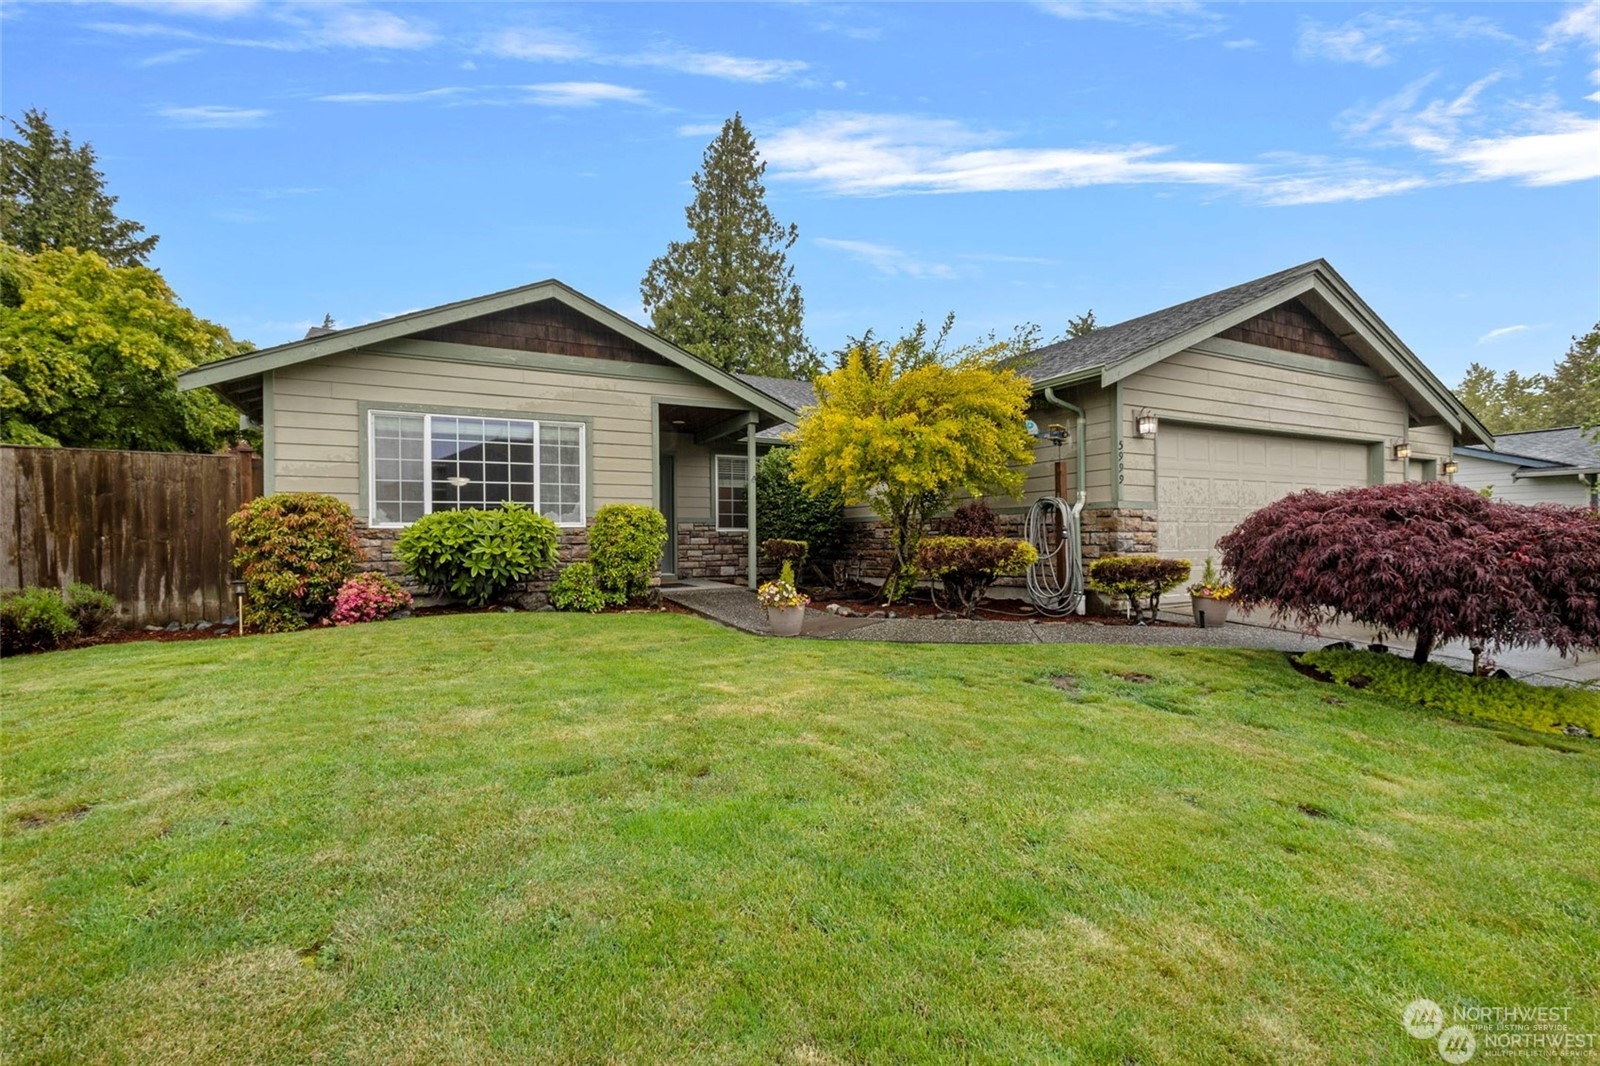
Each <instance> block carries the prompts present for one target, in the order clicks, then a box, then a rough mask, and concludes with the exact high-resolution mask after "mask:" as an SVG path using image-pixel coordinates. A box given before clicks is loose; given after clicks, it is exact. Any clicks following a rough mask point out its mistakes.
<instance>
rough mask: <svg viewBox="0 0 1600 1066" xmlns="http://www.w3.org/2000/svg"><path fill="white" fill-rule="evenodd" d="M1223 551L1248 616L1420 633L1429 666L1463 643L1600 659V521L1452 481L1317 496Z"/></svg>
mask: <svg viewBox="0 0 1600 1066" xmlns="http://www.w3.org/2000/svg"><path fill="white" fill-rule="evenodd" d="M1218 544H1219V546H1220V547H1221V548H1222V565H1223V568H1224V569H1225V570H1227V571H1228V572H1229V573H1231V574H1232V575H1233V580H1234V583H1235V584H1236V585H1237V586H1238V593H1237V596H1236V602H1237V603H1238V604H1239V605H1240V606H1241V607H1243V608H1244V609H1246V610H1248V609H1250V608H1251V607H1254V606H1256V605H1257V604H1265V605H1268V606H1270V607H1271V608H1272V610H1273V613H1274V615H1275V616H1276V617H1278V618H1280V619H1285V618H1287V619H1293V620H1295V621H1297V622H1299V623H1300V624H1302V625H1304V626H1305V627H1306V628H1308V629H1312V630H1314V629H1315V628H1316V626H1317V625H1318V624H1319V623H1320V622H1324V621H1327V620H1328V619H1329V618H1330V617H1332V616H1335V615H1342V616H1344V617H1346V618H1349V619H1351V620H1353V621H1356V622H1362V623H1365V624H1367V625H1370V626H1373V627H1375V628H1377V629H1380V630H1382V631H1383V632H1385V633H1398V634H1408V635H1410V636H1412V637H1413V639H1414V641H1415V646H1416V651H1415V652H1414V654H1413V659H1414V660H1415V661H1416V662H1418V663H1423V662H1426V661H1427V659H1428V655H1429V654H1430V653H1431V652H1432V650H1433V648H1434V646H1435V645H1436V644H1438V643H1441V642H1443V641H1447V640H1452V639H1454V638H1457V637H1461V638H1465V639H1467V640H1468V641H1470V642H1472V643H1474V644H1479V645H1494V646H1517V645H1527V644H1537V643H1539V642H1541V641H1543V642H1547V643H1549V644H1550V645H1551V646H1553V647H1555V648H1556V649H1557V650H1559V651H1561V652H1562V653H1563V654H1565V653H1566V652H1567V651H1568V650H1571V649H1592V650H1600V565H1596V562H1595V560H1597V559H1600V519H1597V518H1596V517H1595V516H1594V515H1592V514H1590V513H1589V512H1588V511H1585V510H1583V509H1580V508H1577V507H1561V506H1557V505H1555V504H1543V505H1541V506H1538V507H1522V506H1519V505H1517V504H1513V503H1497V502H1493V501H1490V500H1486V499H1484V498H1483V497H1482V496H1480V495H1478V494H1477V493H1475V492H1473V491H1471V490H1470V489H1465V488H1461V487H1459V486H1456V485H1451V484H1448V483H1446V482H1443V481H1430V482H1420V483H1419V482H1410V483H1404V484H1395V485H1372V486H1368V487H1366V488H1356V489H1343V490H1340V491H1338V492H1315V491H1307V492H1299V493H1295V494H1294V495H1292V496H1286V497H1284V498H1283V499H1281V500H1279V501H1278V502H1276V503H1273V504H1269V505H1267V506H1266V507H1263V508H1262V509H1261V510H1259V511H1256V512H1255V513H1254V514H1252V515H1250V516H1249V517H1247V518H1246V519H1245V520H1244V521H1243V522H1240V523H1239V524H1238V525H1237V526H1235V527H1234V529H1233V531H1232V532H1230V533H1229V534H1228V535H1227V536H1225V537H1223V538H1222V540H1220V541H1219V542H1218Z"/></svg>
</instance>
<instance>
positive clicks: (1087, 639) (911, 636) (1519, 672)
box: [661, 582, 1600, 685]
mask: <svg viewBox="0 0 1600 1066" xmlns="http://www.w3.org/2000/svg"><path fill="white" fill-rule="evenodd" d="M661 595H662V598H663V599H666V600H669V601H671V602H672V603H675V604H677V605H678V606H680V607H683V608H686V609H688V610H690V611H693V612H695V613H696V614H699V615H703V616H704V617H706V618H709V619H711V620H712V621H714V622H720V623H722V624H723V625H725V626H729V627H731V628H733V629H739V630H743V631H744V632H746V633H756V634H759V635H762V636H770V635H771V632H772V631H771V629H769V628H768V626H767V618H766V612H765V611H764V610H763V609H762V608H761V606H760V604H758V603H756V599H755V596H753V595H751V593H750V592H749V591H747V590H746V589H745V588H744V587H742V586H739V585H722V584H714V583H711V582H696V583H694V584H692V585H679V586H670V587H667V588H663V589H662V590H661ZM1162 617H1163V620H1165V621H1176V622H1187V621H1188V618H1187V616H1183V615H1176V614H1166V613H1164V614H1163V616H1162ZM801 636H802V637H810V638H814V639H819V640H872V641H888V642H893V643H900V644H1138V645H1146V646H1170V647H1189V648H1196V647H1198V648H1258V649H1265V650H1270V651H1286V652H1297V651H1315V650H1316V649H1318V648H1324V647H1327V646H1328V645H1329V644H1331V643H1333V642H1334V641H1337V640H1349V641H1351V642H1352V643H1354V644H1356V645H1357V646H1358V647H1361V646H1365V645H1366V644H1368V643H1371V641H1372V634H1371V631H1370V630H1366V629H1364V628H1362V627H1359V626H1330V627H1327V628H1326V629H1325V630H1324V632H1323V633H1322V634H1321V635H1320V636H1315V637H1310V636H1305V635H1303V634H1301V633H1299V632H1298V631H1295V630H1290V629H1284V628H1282V627H1278V626H1273V625H1271V624H1270V623H1268V622H1267V621H1266V620H1264V619H1260V618H1246V619H1245V621H1244V622H1242V623H1240V622H1230V623H1229V624H1227V625H1225V626H1210V627H1208V628H1206V629H1200V628H1199V627H1197V626H1193V625H1180V626H1156V627H1149V626H1124V625H1097V624H1094V623H1092V622H1089V623H1075V624H1051V623H1048V622H979V621H968V620H965V619H933V618H842V617H840V616H838V615H832V614H828V613H827V612H825V611H812V610H808V611H806V620H805V626H804V628H803V629H802V630H801ZM1390 647H1391V648H1394V649H1395V650H1397V651H1398V650H1404V651H1405V652H1406V653H1409V652H1410V650H1411V648H1410V645H1405V644H1400V643H1395V642H1393V641H1391V642H1390ZM1433 657H1434V658H1435V659H1438V660H1440V661H1443V662H1446V663H1447V664H1448V665H1451V666H1453V667H1456V668H1457V669H1463V670H1464V669H1468V668H1470V666H1471V664H1472V653H1471V652H1470V651H1468V650H1467V649H1466V648H1465V647H1458V646H1457V645H1456V644H1447V645H1444V646H1442V647H1441V648H1440V649H1439V650H1437V651H1436V652H1435V653H1434V656H1433ZM1493 658H1494V659H1495V661H1496V663H1497V664H1498V665H1499V666H1501V667H1503V668H1504V669H1506V670H1507V671H1508V672H1509V673H1510V674H1511V675H1512V676H1514V677H1519V678H1521V679H1523V680H1525V681H1529V682H1532V683H1534V684H1540V685H1585V684H1600V657H1597V656H1592V655H1591V656H1585V657H1584V659H1583V660H1582V661H1579V660H1578V659H1576V658H1575V657H1572V656H1568V657H1567V658H1565V659H1563V658H1561V657H1560V656H1559V655H1558V654H1556V652H1554V651H1553V650H1551V649H1549V648H1521V649H1515V650H1506V651H1502V652H1500V653H1499V654H1497V655H1494V656H1493Z"/></svg>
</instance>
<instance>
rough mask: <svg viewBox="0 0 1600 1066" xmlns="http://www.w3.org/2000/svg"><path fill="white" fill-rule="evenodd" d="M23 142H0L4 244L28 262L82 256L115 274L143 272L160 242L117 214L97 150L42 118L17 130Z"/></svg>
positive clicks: (30, 117)
mask: <svg viewBox="0 0 1600 1066" xmlns="http://www.w3.org/2000/svg"><path fill="white" fill-rule="evenodd" d="M11 127H12V129H14V130H15V131H16V132H17V135H18V137H19V139H18V140H11V139H10V138H9V137H8V138H5V139H4V140H0V238H3V239H4V240H5V242H6V243H7V244H9V245H11V246H12V247H15V248H20V249H21V250H22V251H24V252H27V253H28V254H29V255H36V254H38V253H39V252H42V251H50V250H61V249H66V248H76V249H77V250H78V251H80V252H94V253H96V254H97V255H99V256H100V257H101V258H102V259H104V260H105V261H106V262H107V263H109V264H111V265H112V266H116V267H127V266H136V265H139V264H142V263H143V262H144V261H145V258H146V257H147V256H149V254H150V251H151V249H153V248H154V247H155V246H156V241H157V240H159V239H160V238H158V237H156V236H154V235H153V234H152V235H150V236H144V235H143V234H144V227H143V226H141V225H140V224H139V223H137V222H134V221H131V220H129V219H125V218H118V217H117V213H116V211H115V207H116V203H117V198H116V197H115V196H107V195H106V192H105V175H104V174H102V173H100V171H99V169H98V168H96V166H95V155H94V149H93V148H91V147H90V146H89V145H87V144H80V145H74V144H73V143H72V138H71V137H69V136H68V135H67V134H66V132H64V131H63V132H62V133H60V134H58V133H56V131H55V129H54V128H53V127H52V126H51V125H50V122H49V120H48V118H46V116H45V113H44V112H43V111H39V110H36V109H32V108H30V109H29V110H27V111H25V112H23V115H22V121H21V122H16V121H12V122H11Z"/></svg>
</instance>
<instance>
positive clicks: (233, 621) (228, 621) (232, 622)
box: [217, 614, 239, 629]
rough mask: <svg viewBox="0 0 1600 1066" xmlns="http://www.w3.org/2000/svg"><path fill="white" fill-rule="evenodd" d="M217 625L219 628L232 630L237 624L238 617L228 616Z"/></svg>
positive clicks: (234, 615)
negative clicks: (224, 627)
mask: <svg viewBox="0 0 1600 1066" xmlns="http://www.w3.org/2000/svg"><path fill="white" fill-rule="evenodd" d="M217 624H218V625H219V626H227V627H228V628H229V629H232V628H233V627H234V626H236V625H238V624H239V616H238V615H236V614H230V615H229V616H228V617H226V618H224V619H223V620H222V621H220V622H218V623H217Z"/></svg>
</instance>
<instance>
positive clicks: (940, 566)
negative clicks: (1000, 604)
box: [917, 537, 1039, 618]
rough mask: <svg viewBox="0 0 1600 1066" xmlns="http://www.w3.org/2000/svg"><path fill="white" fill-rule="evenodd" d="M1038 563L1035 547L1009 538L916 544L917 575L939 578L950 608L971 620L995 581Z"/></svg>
mask: <svg viewBox="0 0 1600 1066" xmlns="http://www.w3.org/2000/svg"><path fill="white" fill-rule="evenodd" d="M1038 560H1039V553H1038V551H1036V550H1035V549H1034V547H1033V545H1031V544H1029V543H1027V542H1026V541H1021V540H1013V539H1011V538H1009V537H923V538H922V543H921V544H919V545H917V570H918V572H919V573H921V574H924V575H926V576H927V577H930V578H938V579H939V581H940V582H941V583H942V584H943V585H944V592H945V595H946V596H947V597H949V599H950V601H951V606H953V607H954V608H955V609H956V610H957V611H959V612H961V613H962V614H964V615H966V616H967V617H969V618H970V617H972V615H973V614H974V613H975V612H976V611H977V609H978V605H979V604H980V603H982V602H983V598H984V596H986V595H988V592H989V588H990V587H991V586H992V585H993V584H994V583H995V581H997V580H998V579H999V578H1001V577H1005V576H1008V575H1013V574H1021V573H1024V572H1026V571H1027V569H1028V567H1030V566H1032V565H1033V564H1034V563H1036V562H1038Z"/></svg>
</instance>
